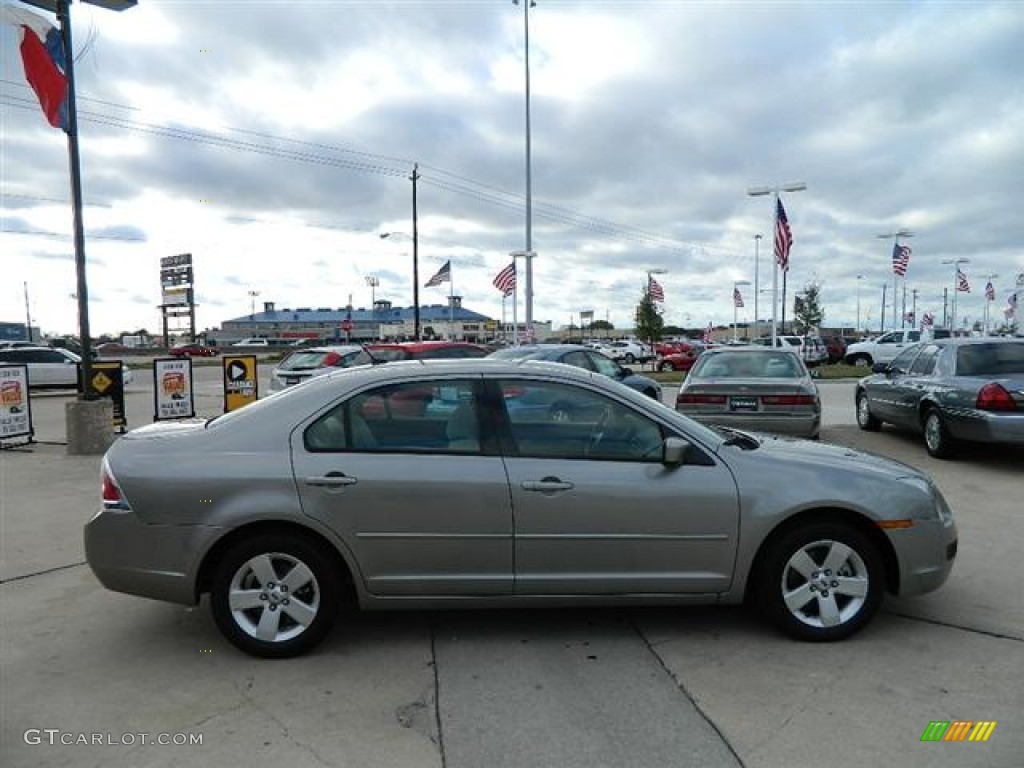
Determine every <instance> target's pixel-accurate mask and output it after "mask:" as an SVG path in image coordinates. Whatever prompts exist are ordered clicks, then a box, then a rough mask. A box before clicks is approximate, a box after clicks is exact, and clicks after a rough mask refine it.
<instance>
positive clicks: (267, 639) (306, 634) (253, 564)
mask: <svg viewBox="0 0 1024 768" xmlns="http://www.w3.org/2000/svg"><path fill="white" fill-rule="evenodd" d="M338 581H339V580H338V574H337V572H336V569H335V567H334V565H333V564H332V563H331V560H330V558H329V557H328V556H327V554H326V553H325V552H324V551H323V549H322V548H321V547H320V546H318V545H316V544H313V543H311V542H310V541H308V540H306V539H304V538H301V537H298V536H294V535H291V534H280V535H273V534H262V535H259V536H255V537H253V538H250V539H243V540H242V541H239V542H238V543H237V544H235V545H234V546H233V547H231V548H230V549H229V550H228V551H227V552H226V553H225V554H224V555H223V557H222V558H221V561H220V563H219V565H218V567H217V570H216V571H215V573H214V576H213V581H212V584H211V594H210V607H211V609H212V611H213V618H214V620H215V621H216V623H217V627H218V628H219V629H220V631H221V632H222V633H223V634H224V636H225V637H226V638H227V639H228V640H229V641H230V642H231V643H232V644H233V645H235V646H236V647H238V648H240V649H241V650H243V651H245V652H246V653H249V654H252V655H253V656H262V657H265V658H288V657H291V656H299V655H301V654H303V653H306V652H307V651H309V650H310V649H311V648H313V646H315V645H316V644H317V643H319V642H320V641H321V640H322V639H323V638H324V636H325V635H326V634H327V632H328V630H330V628H331V625H332V624H333V623H334V619H335V617H336V616H337V614H338V607H339V603H340V594H339V587H338Z"/></svg>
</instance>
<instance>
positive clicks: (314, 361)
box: [280, 349, 370, 371]
mask: <svg viewBox="0 0 1024 768" xmlns="http://www.w3.org/2000/svg"><path fill="white" fill-rule="evenodd" d="M369 362H370V356H369V355H367V354H366V352H364V351H363V350H361V349H357V350H355V351H352V352H330V351H326V350H310V351H308V352H296V353H295V354H293V355H292V356H291V357H289V358H288V359H287V360H285V361H284V362H283V363H281V366H280V368H281V370H282V371H312V370H315V369H316V368H351V367H352V366H354V365H366V364H367V363H369Z"/></svg>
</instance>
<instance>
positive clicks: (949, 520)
mask: <svg viewBox="0 0 1024 768" xmlns="http://www.w3.org/2000/svg"><path fill="white" fill-rule="evenodd" d="M903 480H904V482H906V483H908V484H909V485H912V486H914V487H915V488H918V489H920V490H921V491H922V492H923V493H924V494H925V495H926V496H927V497H928V498H929V499H930V500H931V503H930V504H929V505H928V506H927V507H926V509H927V512H926V514H924V515H922V517H923V518H924V519H928V520H933V519H936V518H937V519H938V521H939V522H940V523H942V525H943V527H948V526H950V525H952V524H953V510H951V509H950V508H949V504H947V503H946V498H945V497H944V496H943V495H942V492H941V491H940V490H939V489H938V488H937V487H936V485H935V483H933V482H932V481H931V479H930V478H927V477H905V478H903Z"/></svg>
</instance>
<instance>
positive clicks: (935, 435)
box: [924, 407, 956, 459]
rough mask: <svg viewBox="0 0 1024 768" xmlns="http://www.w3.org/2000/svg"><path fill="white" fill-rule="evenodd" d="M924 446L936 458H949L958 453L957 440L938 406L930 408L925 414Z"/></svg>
mask: <svg viewBox="0 0 1024 768" xmlns="http://www.w3.org/2000/svg"><path fill="white" fill-rule="evenodd" d="M924 447H925V448H926V449H928V453H929V455H931V456H934V457H935V458H936V459H949V458H952V456H953V455H954V454H955V453H956V441H955V440H954V439H953V437H952V435H950V434H949V428H948V427H947V426H946V423H945V422H944V421H943V420H942V414H941V413H939V409H938V408H934V407H933V408H929V409H928V411H927V412H926V413H925V415H924Z"/></svg>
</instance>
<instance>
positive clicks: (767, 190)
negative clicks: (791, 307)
mask: <svg viewBox="0 0 1024 768" xmlns="http://www.w3.org/2000/svg"><path fill="white" fill-rule="evenodd" d="M805 189H807V185H806V184H805V183H804V182H802V181H791V182H789V183H788V184H777V185H775V186H773V187H750V188H749V189H748V190H747V194H748V195H750V196H751V197H761V196H762V195H771V196H772V199H773V200H774V202H775V205H774V206H772V217H773V224H772V233H773V237H774V238H775V251H774V253H775V257H774V258H773V259H772V346H773V347H774V346H775V345H776V344H777V343H778V342H777V341H776V338H777V336H778V311H779V251H780V249H781V248H782V247H784V244H783V242H782V238H783V236H784V233H782V232H780V231H779V193H780V192H802V191H803V190H805ZM786 236H788V235H786Z"/></svg>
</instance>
